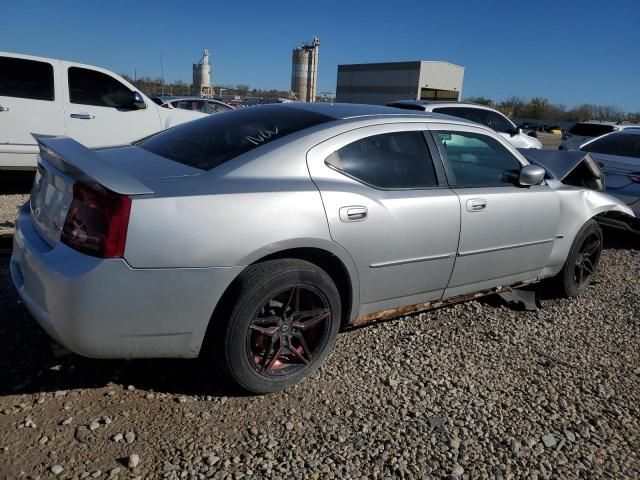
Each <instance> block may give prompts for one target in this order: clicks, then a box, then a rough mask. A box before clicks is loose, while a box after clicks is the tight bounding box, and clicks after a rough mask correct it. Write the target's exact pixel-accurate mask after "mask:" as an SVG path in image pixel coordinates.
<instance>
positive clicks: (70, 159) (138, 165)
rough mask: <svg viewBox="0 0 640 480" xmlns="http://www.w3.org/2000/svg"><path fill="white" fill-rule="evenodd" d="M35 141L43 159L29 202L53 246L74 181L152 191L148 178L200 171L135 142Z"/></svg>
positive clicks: (132, 192) (129, 192) (131, 192)
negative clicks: (103, 145) (95, 146)
mask: <svg viewBox="0 0 640 480" xmlns="http://www.w3.org/2000/svg"><path fill="white" fill-rule="evenodd" d="M36 140H37V142H38V145H39V148H40V158H39V161H38V169H37V172H36V177H35V181H34V184H33V188H32V191H31V200H30V207H31V213H32V217H33V222H34V225H35V228H36V230H37V231H38V233H39V234H40V236H41V237H42V238H43V239H44V240H45V241H46V242H47V243H48V244H49V245H51V246H55V245H57V244H58V243H59V242H60V236H61V233H62V229H63V226H64V223H65V219H66V217H67V213H68V211H69V207H70V205H71V202H72V200H73V186H74V184H75V183H76V182H82V183H85V184H87V185H89V186H93V187H98V188H102V189H106V190H110V191H111V192H114V193H117V194H120V195H125V196H129V197H132V196H140V195H151V194H153V193H154V191H153V189H152V188H151V187H150V186H149V185H148V183H145V180H147V179H152V178H167V177H182V176H185V175H192V174H194V173H197V174H200V173H202V171H200V170H197V169H193V168H191V167H188V166H185V165H181V164H179V163H176V162H172V161H170V160H167V159H165V158H162V157H159V156H157V155H154V154H152V153H150V152H146V151H144V150H142V149H140V148H137V147H132V146H126V147H118V148H110V149H104V150H90V149H88V148H86V147H85V146H83V145H82V144H80V143H78V142H76V141H75V140H72V139H70V138H67V137H44V136H36Z"/></svg>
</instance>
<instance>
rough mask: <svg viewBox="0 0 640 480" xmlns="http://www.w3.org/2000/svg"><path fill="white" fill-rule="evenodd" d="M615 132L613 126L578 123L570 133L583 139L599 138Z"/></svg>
mask: <svg viewBox="0 0 640 480" xmlns="http://www.w3.org/2000/svg"><path fill="white" fill-rule="evenodd" d="M613 131H614V128H613V125H602V124H600V123H576V124H575V125H574V126H573V127H571V129H570V130H569V133H570V134H571V135H578V136H581V137H599V136H600V135H604V134H605V133H611V132H613Z"/></svg>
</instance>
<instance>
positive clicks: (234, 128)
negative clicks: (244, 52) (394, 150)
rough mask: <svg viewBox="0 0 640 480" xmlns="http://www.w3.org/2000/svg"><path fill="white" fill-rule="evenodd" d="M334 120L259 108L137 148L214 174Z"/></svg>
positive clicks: (186, 128)
mask: <svg viewBox="0 0 640 480" xmlns="http://www.w3.org/2000/svg"><path fill="white" fill-rule="evenodd" d="M332 120H335V119H334V118H332V117H329V116H327V115H322V114H319V113H315V112H309V111H305V110H301V109H297V108H293V107H283V106H277V105H273V106H269V105H265V106H257V107H252V108H247V109H242V110H233V111H230V112H228V113H226V114H225V115H211V116H210V117H207V118H203V119H202V120H196V121H193V122H189V123H185V124H183V125H179V126H177V127H174V128H171V129H169V130H166V131H164V132H160V133H158V134H156V135H154V136H152V137H149V138H146V139H143V140H141V141H140V142H138V143H137V144H136V145H137V146H138V147H140V148H143V149H145V150H147V151H149V152H152V153H155V154H156V155H160V156H162V157H165V158H168V159H170V160H173V161H174V162H178V163H182V164H184V165H188V166H190V167H195V168H199V169H201V170H211V169H213V168H215V167H217V166H219V165H221V164H223V163H225V162H228V161H229V160H231V159H233V158H235V157H238V156H239V155H242V154H243V153H247V152H249V151H250V150H253V149H255V148H258V147H261V146H262V145H266V144H267V143H269V142H272V141H273V140H277V139H279V138H283V137H286V136H287V135H290V134H292V133H295V132H299V131H300V130H304V129H305V128H310V127H313V126H315V125H319V124H321V123H325V122H330V121H332Z"/></svg>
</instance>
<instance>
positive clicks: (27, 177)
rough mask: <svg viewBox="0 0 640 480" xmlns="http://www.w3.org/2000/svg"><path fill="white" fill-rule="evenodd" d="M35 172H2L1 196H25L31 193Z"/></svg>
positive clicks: (0, 176)
mask: <svg viewBox="0 0 640 480" xmlns="http://www.w3.org/2000/svg"><path fill="white" fill-rule="evenodd" d="M34 177H35V173H34V172H20V171H11V170H5V171H3V172H0V195H15V194H25V193H29V192H30V191H31V186H32V185H33V179H34Z"/></svg>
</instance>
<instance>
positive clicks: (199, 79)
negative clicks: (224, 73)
mask: <svg viewBox="0 0 640 480" xmlns="http://www.w3.org/2000/svg"><path fill="white" fill-rule="evenodd" d="M191 93H193V95H199V96H201V97H213V86H212V85H211V65H210V64H209V50H206V49H205V51H204V53H203V54H202V58H201V59H200V61H199V62H198V63H194V64H193V85H192V87H191Z"/></svg>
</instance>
